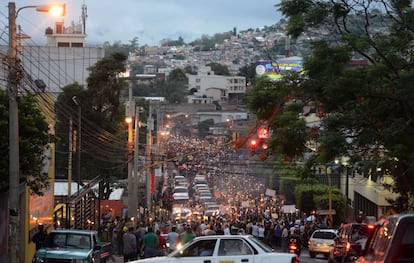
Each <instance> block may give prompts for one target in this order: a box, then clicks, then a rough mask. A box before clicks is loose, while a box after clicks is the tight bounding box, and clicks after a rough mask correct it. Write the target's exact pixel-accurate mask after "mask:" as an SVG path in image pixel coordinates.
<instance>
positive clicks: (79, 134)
mask: <svg viewBox="0 0 414 263" xmlns="http://www.w3.org/2000/svg"><path fill="white" fill-rule="evenodd" d="M72 101H73V103H75V105H76V106H77V107H78V130H77V132H76V135H77V136H76V139H77V144H76V176H77V179H78V189H77V190H78V195H79V191H80V186H81V185H82V179H81V146H82V144H81V139H82V107H81V105H80V102H79V101H78V99H77V97H76V96H73V97H72Z"/></svg>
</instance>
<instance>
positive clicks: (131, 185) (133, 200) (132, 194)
mask: <svg viewBox="0 0 414 263" xmlns="http://www.w3.org/2000/svg"><path fill="white" fill-rule="evenodd" d="M128 97H129V98H128V102H127V110H126V119H127V123H128V217H129V218H131V219H133V222H132V223H133V224H134V226H135V222H136V220H135V219H136V218H135V217H136V214H137V213H136V211H137V206H138V196H137V190H136V189H135V188H136V180H135V178H136V174H135V175H134V174H133V171H136V168H135V167H133V166H136V163H135V158H134V157H135V153H134V155H132V154H131V153H132V151H133V149H134V147H133V140H134V138H133V137H134V133H133V125H134V123H133V122H132V118H134V117H136V116H135V101H134V100H133V99H132V81H130V83H129V95H128Z"/></svg>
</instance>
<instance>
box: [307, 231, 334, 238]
mask: <svg viewBox="0 0 414 263" xmlns="http://www.w3.org/2000/svg"><path fill="white" fill-rule="evenodd" d="M312 238H319V239H334V238H335V234H334V233H332V232H328V231H317V232H315V233H313V236H312Z"/></svg>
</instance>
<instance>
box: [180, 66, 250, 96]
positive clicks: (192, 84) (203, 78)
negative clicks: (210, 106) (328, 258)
mask: <svg viewBox="0 0 414 263" xmlns="http://www.w3.org/2000/svg"><path fill="white" fill-rule="evenodd" d="M187 77H188V89H189V90H195V91H196V92H195V93H194V95H193V96H189V97H188V103H200V99H202V100H201V103H212V102H213V101H218V102H220V103H226V104H239V103H240V102H241V101H242V98H243V96H244V94H245V93H246V78H245V77H241V76H221V75H215V74H214V71H212V70H211V67H202V68H200V69H199V71H198V72H197V75H191V74H187Z"/></svg>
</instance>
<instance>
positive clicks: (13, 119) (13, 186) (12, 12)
mask: <svg viewBox="0 0 414 263" xmlns="http://www.w3.org/2000/svg"><path fill="white" fill-rule="evenodd" d="M58 7H59V8H58ZM8 8H9V49H8V67H9V75H8V80H7V81H8V96H9V231H8V235H9V237H8V240H9V246H8V256H9V262H10V263H16V262H18V259H22V258H24V253H22V251H21V249H20V244H21V243H23V242H20V237H21V234H20V227H19V224H20V222H19V221H20V211H19V210H20V209H19V207H20V202H19V197H20V195H19V177H20V159H19V115H18V113H19V107H18V102H17V97H18V85H19V82H20V74H19V68H20V67H19V62H18V59H17V31H16V18H17V16H18V14H19V12H20V10H22V9H25V8H36V11H38V12H49V13H53V14H59V15H61V16H63V15H64V12H65V6H64V5H60V6H57V5H53V6H51V5H49V6H48V5H42V6H24V7H21V8H19V9H17V11H16V4H15V3H14V2H9V4H8ZM58 10H60V12H58ZM19 261H20V260H19Z"/></svg>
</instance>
